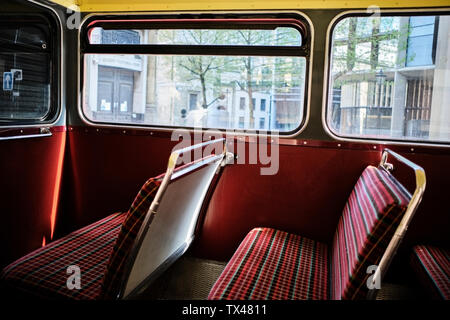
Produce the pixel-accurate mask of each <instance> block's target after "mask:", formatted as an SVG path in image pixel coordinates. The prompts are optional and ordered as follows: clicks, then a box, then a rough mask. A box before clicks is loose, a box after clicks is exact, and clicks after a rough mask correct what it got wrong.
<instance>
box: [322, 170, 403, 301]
mask: <svg viewBox="0 0 450 320" xmlns="http://www.w3.org/2000/svg"><path fill="white" fill-rule="evenodd" d="M410 198H411V196H410V194H409V193H408V191H407V190H406V189H405V188H404V187H403V186H402V185H401V184H400V183H399V182H398V181H397V180H396V179H395V178H394V177H393V176H392V175H390V174H388V173H387V172H385V171H384V170H382V169H378V168H375V167H373V166H368V167H367V168H366V169H365V170H364V172H363V173H362V175H361V177H360V178H359V180H358V181H357V183H356V185H355V187H354V189H353V191H352V193H351V194H350V197H349V199H348V200H347V204H346V205H345V208H344V212H343V213H342V216H341V218H340V220H339V222H338V226H337V230H336V233H335V235H334V240H333V246H332V256H331V268H330V271H331V279H332V280H331V298H332V299H338V300H339V299H360V298H365V297H366V295H367V291H368V288H367V286H366V282H367V278H368V277H369V276H370V274H368V273H367V267H369V266H370V265H377V264H378V263H379V261H380V259H381V257H382V255H383V253H384V251H385V249H386V248H387V245H388V244H389V241H390V240H391V238H392V235H393V233H394V232H395V230H396V229H397V226H398V224H399V222H400V220H401V218H402V216H403V214H404V212H405V210H406V207H407V206H408V203H409V200H410Z"/></svg>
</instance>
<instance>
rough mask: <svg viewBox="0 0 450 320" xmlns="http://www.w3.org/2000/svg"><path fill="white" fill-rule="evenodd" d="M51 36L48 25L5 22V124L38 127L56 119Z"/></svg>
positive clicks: (0, 53)
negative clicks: (52, 91) (43, 122)
mask: <svg viewBox="0 0 450 320" xmlns="http://www.w3.org/2000/svg"><path fill="white" fill-rule="evenodd" d="M50 34H51V32H50V30H49V28H48V25H46V24H45V23H44V22H42V23H28V24H27V23H24V22H23V21H22V22H18V20H17V21H14V19H11V17H8V19H6V18H5V19H4V20H2V26H1V28H0V44H1V45H0V76H1V77H2V88H1V91H0V105H1V108H0V123H1V124H6V125H10V124H16V123H30V122H31V123H37V122H42V121H45V120H49V119H50V118H52V116H53V115H54V113H53V114H52V112H51V111H52V110H51V94H52V93H51V84H52V72H51V70H52V65H51V64H52V51H53V48H52V39H51V36H50ZM53 69H54V68H53ZM55 108H56V106H55Z"/></svg>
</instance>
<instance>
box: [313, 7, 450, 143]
mask: <svg viewBox="0 0 450 320" xmlns="http://www.w3.org/2000/svg"><path fill="white" fill-rule="evenodd" d="M380 11H381V12H386V13H397V12H398V13H405V12H411V13H416V12H450V7H449V8H442V7H440V8H423V9H383V8H380ZM353 13H362V14H364V13H367V11H365V10H347V11H344V12H341V13H339V14H338V15H336V16H335V17H334V18H333V19H332V20H331V22H330V23H329V25H328V28H327V34H326V38H325V57H324V58H325V59H324V68H323V69H324V70H323V72H324V75H323V93H322V127H323V129H324V130H325V132H326V133H327V134H328V136H330V137H331V138H333V139H334V140H337V141H347V142H365V143H374V144H390V145H408V146H427V147H444V148H450V143H449V144H444V143H442V142H436V143H427V142H416V141H398V140H377V139H373V138H372V139H364V138H349V137H341V136H338V135H336V134H335V133H333V131H332V130H331V129H330V128H329V127H328V123H327V119H326V111H327V105H328V94H329V90H330V89H329V84H330V79H328V72H329V69H330V61H329V60H330V59H329V58H328V57H329V52H330V49H331V48H330V37H331V32H332V30H331V27H332V25H333V24H334V23H335V22H336V21H337V20H338V19H339V18H341V17H342V16H345V15H348V14H353Z"/></svg>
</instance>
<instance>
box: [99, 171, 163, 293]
mask: <svg viewBox="0 0 450 320" xmlns="http://www.w3.org/2000/svg"><path fill="white" fill-rule="evenodd" d="M162 177H163V175H160V176H158V177H156V178H150V179H149V180H147V182H146V183H145V184H144V185H143V186H142V188H141V190H140V191H139V193H138V195H137V196H136V198H135V200H134V201H133V204H132V205H131V207H130V209H129V211H128V213H127V216H126V219H125V221H124V222H123V225H122V228H121V230H120V233H119V235H118V237H117V242H116V243H115V245H114V248H113V251H112V254H111V257H110V259H109V261H108V264H107V265H108V266H107V272H106V275H105V281H104V282H103V290H102V296H101V297H102V298H104V299H115V298H117V295H118V293H119V290H120V285H121V282H122V277H123V274H124V267H125V263H126V261H127V259H128V256H129V253H130V252H131V249H132V247H133V244H134V240H135V239H136V236H137V234H138V232H139V229H140V228H141V225H142V222H143V221H144V218H145V215H146V214H147V212H148V210H149V208H150V205H151V204H152V201H153V199H154V198H155V195H156V192H157V191H158V188H159V186H160V185H161V179H160V178H162Z"/></svg>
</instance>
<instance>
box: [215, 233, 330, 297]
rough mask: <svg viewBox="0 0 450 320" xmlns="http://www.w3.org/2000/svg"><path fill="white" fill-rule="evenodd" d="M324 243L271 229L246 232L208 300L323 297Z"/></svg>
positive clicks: (325, 271)
mask: <svg viewBox="0 0 450 320" xmlns="http://www.w3.org/2000/svg"><path fill="white" fill-rule="evenodd" d="M327 279H328V258H327V246H326V245H325V244H323V243H320V242H316V241H313V240H310V239H307V238H303V237H300V236H297V235H293V234H289V233H286V232H282V231H279V230H275V229H269V228H256V229H253V230H252V231H250V233H248V235H247V236H246V237H245V239H244V240H243V241H242V243H241V244H240V246H239V248H238V249H237V251H236V252H235V253H234V255H233V257H232V258H231V260H230V262H229V263H228V264H227V266H226V267H225V269H224V271H223V272H222V274H221V276H220V277H219V279H218V280H217V281H216V283H215V284H214V286H213V288H212V289H211V292H210V293H209V296H208V299H212V300H218V299H227V300H243V299H253V300H267V299H273V300H275V299H279V300H281V299H283V300H290V299H305V300H306V299H312V300H319V299H327V297H328V295H327V293H328V292H327V287H328V281H327Z"/></svg>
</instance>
